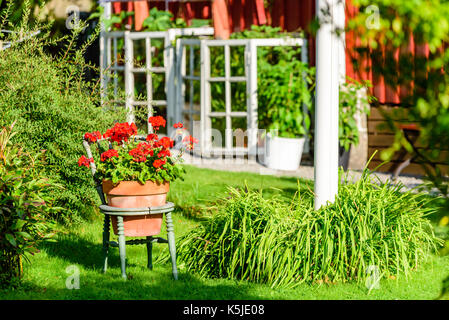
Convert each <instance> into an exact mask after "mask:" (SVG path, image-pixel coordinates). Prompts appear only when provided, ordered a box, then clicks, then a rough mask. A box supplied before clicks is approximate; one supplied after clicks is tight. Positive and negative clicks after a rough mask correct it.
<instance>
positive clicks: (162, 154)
mask: <svg viewBox="0 0 449 320" xmlns="http://www.w3.org/2000/svg"><path fill="white" fill-rule="evenodd" d="M170 155H171V154H170V150H168V149H163V150H161V151H159V153H158V154H157V156H158V157H159V158H162V157H170Z"/></svg>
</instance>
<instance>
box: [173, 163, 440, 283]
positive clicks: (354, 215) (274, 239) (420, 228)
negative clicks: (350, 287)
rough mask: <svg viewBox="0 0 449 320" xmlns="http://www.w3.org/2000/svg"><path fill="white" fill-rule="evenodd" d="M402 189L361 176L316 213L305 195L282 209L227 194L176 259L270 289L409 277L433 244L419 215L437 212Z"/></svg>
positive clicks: (244, 194) (249, 194) (249, 195)
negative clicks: (373, 273) (376, 275)
mask: <svg viewBox="0 0 449 320" xmlns="http://www.w3.org/2000/svg"><path fill="white" fill-rule="evenodd" d="M401 188H402V187H401V186H392V185H389V184H381V185H378V184H376V183H375V182H374V181H373V180H372V178H371V177H370V175H369V174H367V173H366V172H365V174H364V175H363V177H362V179H361V180H360V181H358V182H357V183H355V184H350V183H346V184H344V185H341V186H340V190H339V195H338V197H337V199H336V201H335V203H334V204H330V205H328V206H327V207H325V208H322V209H320V210H318V211H314V210H313V204H312V196H311V195H310V196H304V195H298V197H295V199H293V201H292V203H290V204H288V203H285V202H284V203H283V202H282V201H281V200H280V199H276V198H272V199H264V198H263V197H262V194H261V193H259V192H254V191H238V190H235V189H231V197H230V198H228V199H223V200H222V201H220V203H219V204H218V206H217V211H218V212H217V214H215V215H213V216H212V217H211V218H209V220H207V222H205V223H203V225H202V226H201V227H200V228H197V229H195V230H194V231H193V232H191V233H189V234H187V235H186V236H184V237H183V238H182V239H181V240H180V241H179V244H178V257H179V259H180V260H181V261H182V262H184V263H185V266H186V268H187V269H188V270H191V271H194V272H197V273H199V274H200V275H202V276H205V277H212V278H217V277H225V278H231V279H239V280H248V281H253V282H259V283H267V284H270V285H271V286H272V287H277V286H287V287H294V286H296V285H298V284H299V283H301V282H308V283H316V282H318V283H321V282H326V283H334V282H340V281H341V282H345V281H358V282H361V281H366V280H367V279H368V277H369V276H371V275H370V274H368V273H367V272H368V271H369V269H370V266H374V267H375V268H377V270H378V271H379V274H380V275H381V276H382V277H389V276H392V275H394V276H396V277H399V276H402V275H405V276H407V275H409V274H410V271H411V270H415V269H417V268H418V267H419V266H420V265H421V263H422V262H423V261H424V260H425V258H426V256H427V255H428V254H429V253H431V252H433V251H434V250H435V249H436V246H437V243H438V242H439V240H438V239H437V238H436V237H435V236H434V235H433V232H432V230H431V225H430V223H429V221H428V220H427V219H426V218H425V216H426V215H428V214H430V213H432V212H433V211H434V210H435V209H434V207H432V206H431V205H430V203H429V201H430V200H428V199H427V198H426V197H424V196H423V195H420V194H415V193H412V192H410V191H406V192H401Z"/></svg>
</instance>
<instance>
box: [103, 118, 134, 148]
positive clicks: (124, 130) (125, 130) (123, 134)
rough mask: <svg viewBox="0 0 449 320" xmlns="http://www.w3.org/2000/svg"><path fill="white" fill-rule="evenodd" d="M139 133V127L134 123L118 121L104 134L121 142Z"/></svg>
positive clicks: (112, 139)
mask: <svg viewBox="0 0 449 320" xmlns="http://www.w3.org/2000/svg"><path fill="white" fill-rule="evenodd" d="M136 134H137V127H136V125H135V124H134V123H131V124H129V123H128V122H125V123H116V124H115V125H114V127H113V128H112V129H108V130H107V131H106V133H105V134H104V135H103V137H105V138H110V139H111V141H115V142H117V143H118V144H121V143H122V142H123V141H125V142H126V141H128V139H129V137H131V136H133V135H136Z"/></svg>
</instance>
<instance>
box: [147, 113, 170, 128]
mask: <svg viewBox="0 0 449 320" xmlns="http://www.w3.org/2000/svg"><path fill="white" fill-rule="evenodd" d="M148 122H149V123H151V126H152V127H153V130H154V131H159V128H160V127H164V128H165V124H166V121H165V119H164V118H163V117H161V116H155V117H150V118H148Z"/></svg>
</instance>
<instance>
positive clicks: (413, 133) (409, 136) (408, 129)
mask: <svg viewBox="0 0 449 320" xmlns="http://www.w3.org/2000/svg"><path fill="white" fill-rule="evenodd" d="M399 129H400V130H402V132H404V137H405V139H406V140H407V141H408V143H410V145H411V146H412V148H413V154H412V155H411V156H409V157H408V158H407V159H406V160H404V161H403V162H401V163H400V164H399V165H398V167H397V168H396V169H395V170H394V172H393V180H396V179H397V178H398V177H399V174H400V173H401V171H402V170H404V168H406V167H407V166H408V165H410V163H412V162H413V161H415V160H417V159H421V160H422V161H423V162H424V163H427V164H429V165H430V166H431V167H432V168H434V169H435V164H434V163H432V161H430V160H429V159H428V158H427V157H426V156H424V155H423V154H422V153H421V152H420V151H419V149H418V148H417V147H416V146H415V144H416V142H417V140H418V138H419V134H420V131H421V129H420V128H419V126H418V125H417V124H415V123H408V124H401V125H399ZM406 153H407V151H404V153H403V154H402V155H401V156H400V157H399V158H400V159H401V158H403V156H405V154H406Z"/></svg>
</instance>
